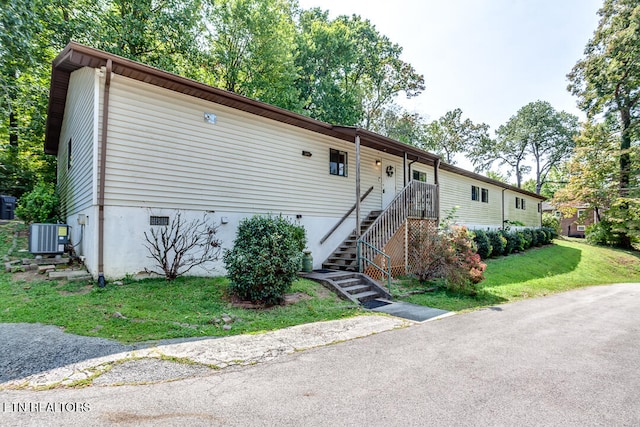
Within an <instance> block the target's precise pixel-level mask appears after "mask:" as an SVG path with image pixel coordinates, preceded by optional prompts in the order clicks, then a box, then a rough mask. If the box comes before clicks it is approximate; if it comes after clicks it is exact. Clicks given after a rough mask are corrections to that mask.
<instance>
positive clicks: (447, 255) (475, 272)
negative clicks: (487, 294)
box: [409, 223, 486, 295]
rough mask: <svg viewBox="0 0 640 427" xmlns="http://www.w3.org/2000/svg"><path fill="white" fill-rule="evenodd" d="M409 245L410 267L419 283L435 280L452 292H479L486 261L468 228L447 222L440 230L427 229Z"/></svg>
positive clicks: (417, 235)
mask: <svg viewBox="0 0 640 427" xmlns="http://www.w3.org/2000/svg"><path fill="white" fill-rule="evenodd" d="M409 245H410V246H409V257H410V261H409V264H410V269H411V272H412V274H415V275H416V277H417V278H418V279H419V280H420V282H423V283H426V282H431V283H433V281H434V280H435V281H438V282H439V286H443V287H444V288H445V289H448V290H450V291H452V292H457V293H462V294H470V295H474V294H476V293H477V291H478V287H477V284H478V283H480V282H481V281H482V280H484V275H483V273H484V270H485V268H486V264H484V263H483V262H482V260H481V259H480V255H478V254H477V253H476V245H475V242H474V241H473V235H472V234H471V233H469V231H468V230H467V229H466V228H465V227H460V226H450V225H449V224H448V223H445V224H444V225H441V226H440V227H439V229H438V231H437V232H433V231H430V230H428V229H427V228H425V229H423V230H421V231H420V232H419V233H417V234H416V235H415V236H414V237H413V238H412V239H411V242H410V243H409Z"/></svg>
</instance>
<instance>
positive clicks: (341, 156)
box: [329, 148, 349, 178]
mask: <svg viewBox="0 0 640 427" xmlns="http://www.w3.org/2000/svg"><path fill="white" fill-rule="evenodd" d="M334 156H337V161H334V160H336V159H335V157H334ZM342 160H344V161H342ZM334 164H335V165H336V166H335V168H334V167H333V165H334ZM341 166H342V169H341V168H340V167H341ZM348 168H349V153H347V152H346V151H342V150H337V149H335V148H330V149H329V175H333V176H343V177H345V178H346V177H348V176H349V169H348Z"/></svg>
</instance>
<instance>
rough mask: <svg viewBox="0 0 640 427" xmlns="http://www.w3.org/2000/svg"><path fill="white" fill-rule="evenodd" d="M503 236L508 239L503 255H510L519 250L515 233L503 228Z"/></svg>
mask: <svg viewBox="0 0 640 427" xmlns="http://www.w3.org/2000/svg"><path fill="white" fill-rule="evenodd" d="M500 233H501V234H502V237H503V238H504V239H505V240H506V245H505V248H504V252H503V255H509V254H511V253H513V252H515V251H516V250H517V245H518V242H517V241H516V240H517V239H516V235H515V233H513V232H511V231H506V230H502V231H500Z"/></svg>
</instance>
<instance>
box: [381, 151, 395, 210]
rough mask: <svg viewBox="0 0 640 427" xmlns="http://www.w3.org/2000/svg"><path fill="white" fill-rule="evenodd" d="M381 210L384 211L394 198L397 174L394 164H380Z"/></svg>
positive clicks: (384, 162)
mask: <svg viewBox="0 0 640 427" xmlns="http://www.w3.org/2000/svg"><path fill="white" fill-rule="evenodd" d="M381 169H382V171H381V173H382V178H381V180H380V181H381V182H382V209H386V207H387V206H389V203H391V202H392V201H393V199H394V198H395V197H396V191H397V189H396V176H397V174H398V168H397V165H396V164H395V163H392V162H386V161H383V162H382V168H381Z"/></svg>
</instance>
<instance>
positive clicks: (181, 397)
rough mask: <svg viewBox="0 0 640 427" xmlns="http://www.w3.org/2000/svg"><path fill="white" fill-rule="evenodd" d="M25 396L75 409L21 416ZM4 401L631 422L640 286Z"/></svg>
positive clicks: (140, 412)
mask: <svg viewBox="0 0 640 427" xmlns="http://www.w3.org/2000/svg"><path fill="white" fill-rule="evenodd" d="M20 402H41V403H43V404H46V403H54V404H56V403H60V402H62V403H65V402H69V403H71V404H72V405H71V406H69V408H71V409H73V408H75V410H69V411H66V412H65V411H59V412H56V413H51V412H47V411H22V412H21V411H16V410H15V408H16V407H17V406H16V404H19V403H20ZM73 404H75V407H74V406H73ZM0 405H2V408H0V409H4V411H3V412H2V413H0V424H6V425H45V424H46V425H84V426H90V425H154V426H155V425H176V426H177V425H185V424H188V425H202V426H205V425H207V426H209V425H234V426H235V425H238V426H247V425H295V426H300V425H305V426H309V425H318V426H320V425H322V426H324V425H332V426H334V425H357V426H360V425H373V426H389V425H398V426H407V425H421V426H422V425H438V426H442V425H483V426H484V425H549V426H557V425H570V426H574V425H575V426H585V425H616V426H625V425H629V426H637V425H640V284H624V285H613V286H601V287H592V288H587V289H581V290H577V291H571V292H567V293H563V294H558V295H553V296H549V297H545V298H539V299H532V300H526V301H521V302H518V303H514V304H506V305H502V306H497V307H492V308H489V309H485V310H481V311H477V312H473V313H467V314H462V315H457V316H452V317H448V318H445V319H442V320H438V321H434V322H428V323H423V324H418V325H414V326H411V327H409V328H404V329H399V330H393V331H389V332H383V333H379V334H376V335H372V336H369V337H366V338H362V339H357V340H351V341H348V342H343V343H339V344H335V345H331V346H325V347H321V348H316V349H311V350H307V351H303V352H298V353H294V354H289V355H286V356H284V357H281V358H278V359H275V360H272V361H271V362H267V363H262V364H257V365H254V366H246V367H241V368H237V369H233V370H221V371H218V372H214V373H212V374H210V375H207V376H204V377H197V378H192V379H188V380H181V381H175V382H170V383H160V384H153V385H144V386H115V387H114V386H108V387H106V386H93V387H88V388H84V389H72V390H69V389H59V390H48V391H42V392H34V391H24V390H17V391H13V390H12V391H5V392H2V394H1V395H0ZM7 408H8V409H9V410H7Z"/></svg>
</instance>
